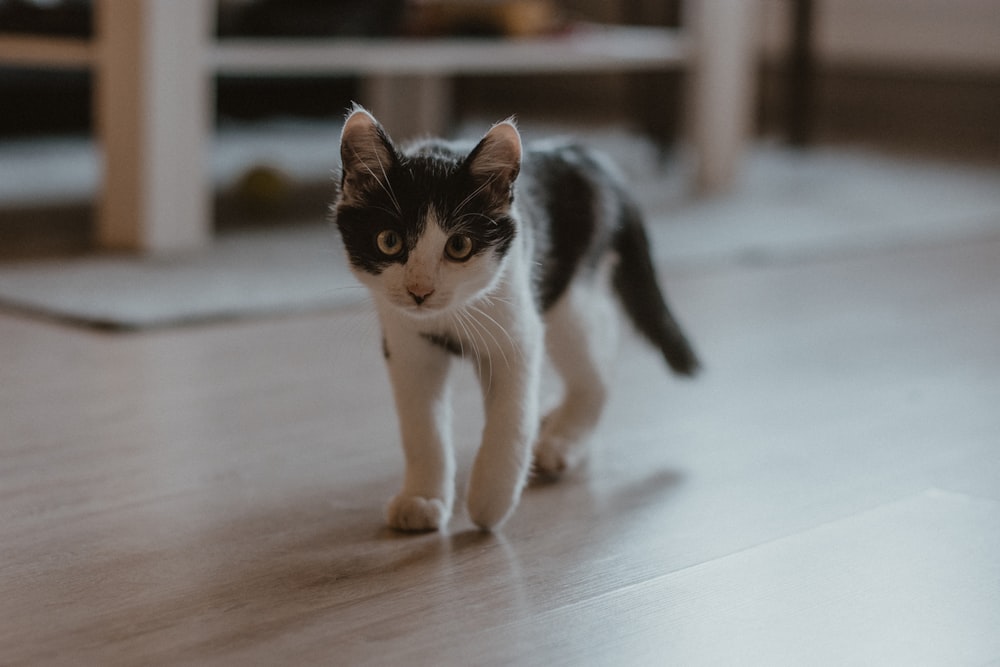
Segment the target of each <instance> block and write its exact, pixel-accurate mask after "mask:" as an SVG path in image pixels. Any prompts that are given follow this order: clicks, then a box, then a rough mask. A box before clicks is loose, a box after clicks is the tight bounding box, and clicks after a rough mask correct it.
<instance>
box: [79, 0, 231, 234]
mask: <svg viewBox="0 0 1000 667" xmlns="http://www.w3.org/2000/svg"><path fill="white" fill-rule="evenodd" d="M95 9H96V14H95V28H96V32H97V35H96V38H97V52H96V94H95V105H96V109H95V110H96V114H95V117H96V119H97V133H98V135H99V137H100V145H101V147H102V149H103V160H104V167H103V169H104V174H103V176H104V189H103V196H102V199H101V202H100V204H99V209H98V210H99V212H98V224H97V237H98V239H97V240H98V243H99V245H100V246H101V247H103V248H109V249H121V250H131V251H144V252H151V253H158V252H168V251H175V250H188V249H192V248H198V247H201V246H204V245H206V244H207V243H208V242H209V239H210V237H211V211H210V182H209V177H208V173H207V164H208V161H207V159H206V158H207V152H208V149H209V145H210V144H209V141H210V134H209V129H210V127H209V126H210V113H211V108H212V77H211V76H210V75H209V72H208V70H207V65H208V62H207V60H208V59H207V53H208V48H209V39H210V37H211V35H210V32H211V27H212V21H213V18H212V17H213V12H214V3H210V2H204V0H98V2H97V3H96V6H95Z"/></svg>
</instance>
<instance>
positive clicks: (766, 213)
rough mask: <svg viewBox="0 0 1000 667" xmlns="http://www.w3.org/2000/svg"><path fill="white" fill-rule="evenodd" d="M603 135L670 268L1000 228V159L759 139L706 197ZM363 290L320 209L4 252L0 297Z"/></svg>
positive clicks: (127, 306)
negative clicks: (109, 246)
mask: <svg viewBox="0 0 1000 667" xmlns="http://www.w3.org/2000/svg"><path fill="white" fill-rule="evenodd" d="M324 132H326V134H329V131H328V130H324ZM533 132H534V133H535V134H539V135H541V134H546V133H547V131H546V130H545V129H544V128H541V129H538V128H535V129H534V131H533ZM531 133H532V131H531V130H529V131H528V132H526V134H527V135H528V136H529V137H530V135H531ZM592 139H593V143H595V144H597V145H598V146H599V147H601V148H603V149H605V150H606V151H608V152H610V153H611V154H612V156H613V157H615V158H616V159H617V160H618V161H619V162H620V163H621V164H622V165H623V168H624V169H625V170H626V172H628V176H629V178H630V181H631V182H632V184H633V186H634V187H635V188H636V190H637V192H638V194H639V197H640V199H641V201H642V204H643V207H644V209H645V210H646V211H647V213H648V214H649V217H650V223H651V224H650V227H651V229H652V232H653V233H652V236H653V245H654V248H655V251H656V255H657V260H658V264H659V265H660V267H661V270H664V271H671V270H685V269H689V268H697V267H705V266H716V265H720V264H722V265H724V264H728V263H733V262H739V263H765V264H766V263H773V262H782V261H800V260H803V259H807V260H808V259H812V258H816V257H824V256H829V255H831V254H836V253H844V252H850V253H855V252H859V251H864V250H873V249H874V250H884V249H887V248H895V247H905V246H907V245H914V244H926V243H939V242H947V241H950V240H962V239H969V238H976V237H981V236H995V235H998V234H1000V169H989V168H973V167H957V166H954V165H946V164H936V163H927V162H919V161H912V160H903V159H895V158H889V157H885V156H880V155H877V154H873V153H869V152H866V151H863V150H843V149H840V150H831V149H817V150H812V151H806V152H798V151H792V150H788V149H785V148H781V147H776V146H772V145H758V146H755V147H754V148H753V149H752V150H751V151H750V153H749V155H748V156H747V159H746V163H745V169H744V172H743V174H742V178H741V183H740V186H739V187H737V188H736V189H735V190H734V191H733V192H732V193H730V194H728V195H726V196H721V197H714V198H706V199H698V198H693V197H691V196H689V195H688V194H687V188H686V186H685V183H686V179H685V175H684V173H683V171H682V169H681V168H679V167H678V165H677V163H675V162H670V161H668V162H667V164H666V165H663V164H661V163H659V162H658V158H657V156H656V151H655V149H654V148H653V147H652V146H651V145H650V144H648V143H647V142H645V141H644V140H642V139H640V138H637V137H635V136H632V135H628V134H627V133H624V132H610V133H605V134H599V135H597V136H594V137H592ZM300 147H301V145H300ZM252 157H253V156H250V159H252ZM326 176H327V177H328V174H327V175H326ZM365 297H366V293H365V291H364V290H363V289H362V288H361V287H360V286H358V284H357V283H356V281H355V280H354V278H353V277H352V276H351V274H350V271H349V270H348V269H347V266H346V261H345V259H344V253H343V249H342V247H341V246H340V244H339V239H338V238H337V233H336V230H335V229H334V228H332V227H331V226H330V225H329V223H327V222H325V221H321V220H308V221H303V223H302V224H298V225H288V224H282V225H279V226H276V227H274V228H255V229H253V230H250V231H242V232H238V233H237V232H231V233H226V234H222V235H220V236H219V237H217V238H216V240H215V243H214V244H213V245H212V247H211V248H209V249H207V250H205V251H203V252H198V253H192V254H187V255H180V256H172V257H163V258H138V257H128V256H92V257H85V258H79V259H72V260H59V261H55V260H52V261H36V262H12V263H6V264H3V265H0V304H2V305H4V306H6V307H8V308H14V309H17V310H19V311H22V312H30V313H35V314H41V315H44V316H47V317H54V318H59V319H63V320H66V321H70V322H74V323H80V324H85V325H89V326H97V327H102V328H110V329H116V330H130V329H145V328H151V327H163V326H177V325H181V324H188V323H193V322H206V321H213V320H222V319H232V318H240V317H258V316H264V315H279V314H285V313H299V312H307V311H318V310H323V309H329V308H334V307H338V306H341V305H344V304H347V303H355V302H358V301H360V300H362V299H364V298H365Z"/></svg>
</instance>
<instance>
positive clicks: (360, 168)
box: [340, 108, 395, 182]
mask: <svg viewBox="0 0 1000 667" xmlns="http://www.w3.org/2000/svg"><path fill="white" fill-rule="evenodd" d="M388 141H389V138H388V136H387V135H386V134H385V132H384V131H383V130H382V128H381V126H380V125H379V124H378V121H377V120H375V117H374V116H372V115H371V114H370V113H368V112H367V111H365V110H364V109H360V108H359V109H356V110H355V111H354V112H353V113H351V115H350V116H349V117H348V118H347V121H346V122H345V123H344V130H343V132H341V135H340V159H341V162H342V164H343V168H344V173H345V175H347V176H348V180H349V181H350V180H352V179H360V180H361V181H362V182H363V181H366V180H368V179H375V180H377V181H378V180H382V179H384V178H385V174H386V172H387V171H388V169H389V166H390V165H391V164H392V163H393V162H394V160H395V158H394V154H393V149H392V148H391V145H390V144H389V143H388Z"/></svg>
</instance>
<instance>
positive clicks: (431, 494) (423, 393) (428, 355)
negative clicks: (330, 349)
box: [385, 332, 455, 531]
mask: <svg viewBox="0 0 1000 667" xmlns="http://www.w3.org/2000/svg"><path fill="white" fill-rule="evenodd" d="M385 354H386V363H387V365H388V367H389V377H390V379H391V380H392V388H393V396H394V398H395V402H396V412H397V415H398V418H399V428H400V434H401V437H402V443H403V453H404V455H405V457H406V474H405V477H404V480H403V488H402V489H401V490H400V492H399V493H398V494H397V495H396V496H395V497H394V498H393V499H392V500H391V501H390V502H389V504H388V506H387V507H386V521H387V522H388V523H389V525H390V526H392V527H393V528H397V529H399V530H414V531H416V530H436V529H438V528H441V527H443V526H444V525H445V524H447V523H448V519H449V517H450V516H451V507H452V499H453V495H454V475H455V463H454V455H453V453H452V447H451V442H450V417H451V414H450V410H451V408H450V404H449V401H448V383H447V380H448V366H449V359H448V355H447V354H446V353H444V352H443V351H441V350H439V349H436V348H434V347H432V346H431V345H429V344H427V343H426V341H424V340H422V339H420V338H418V337H416V336H413V335H409V332H404V333H402V334H399V333H397V335H396V336H394V337H393V336H390V335H389V333H388V332H387V335H386V341H385Z"/></svg>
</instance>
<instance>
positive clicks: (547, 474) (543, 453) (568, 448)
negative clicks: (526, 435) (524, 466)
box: [531, 436, 584, 480]
mask: <svg viewBox="0 0 1000 667" xmlns="http://www.w3.org/2000/svg"><path fill="white" fill-rule="evenodd" d="M583 457H584V451H583V448H582V447H581V446H580V445H579V444H578V443H574V442H572V441H567V440H565V439H563V438H559V437H554V436H548V437H542V438H540V439H539V440H538V442H537V443H536V445H535V458H534V461H533V462H532V467H531V471H532V473H534V475H535V477H539V478H541V479H549V480H554V479H558V478H559V477H561V476H562V475H563V474H564V473H566V472H567V471H569V470H572V469H573V468H575V467H576V466H577V465H579V463H580V461H581V460H582V459H583Z"/></svg>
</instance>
